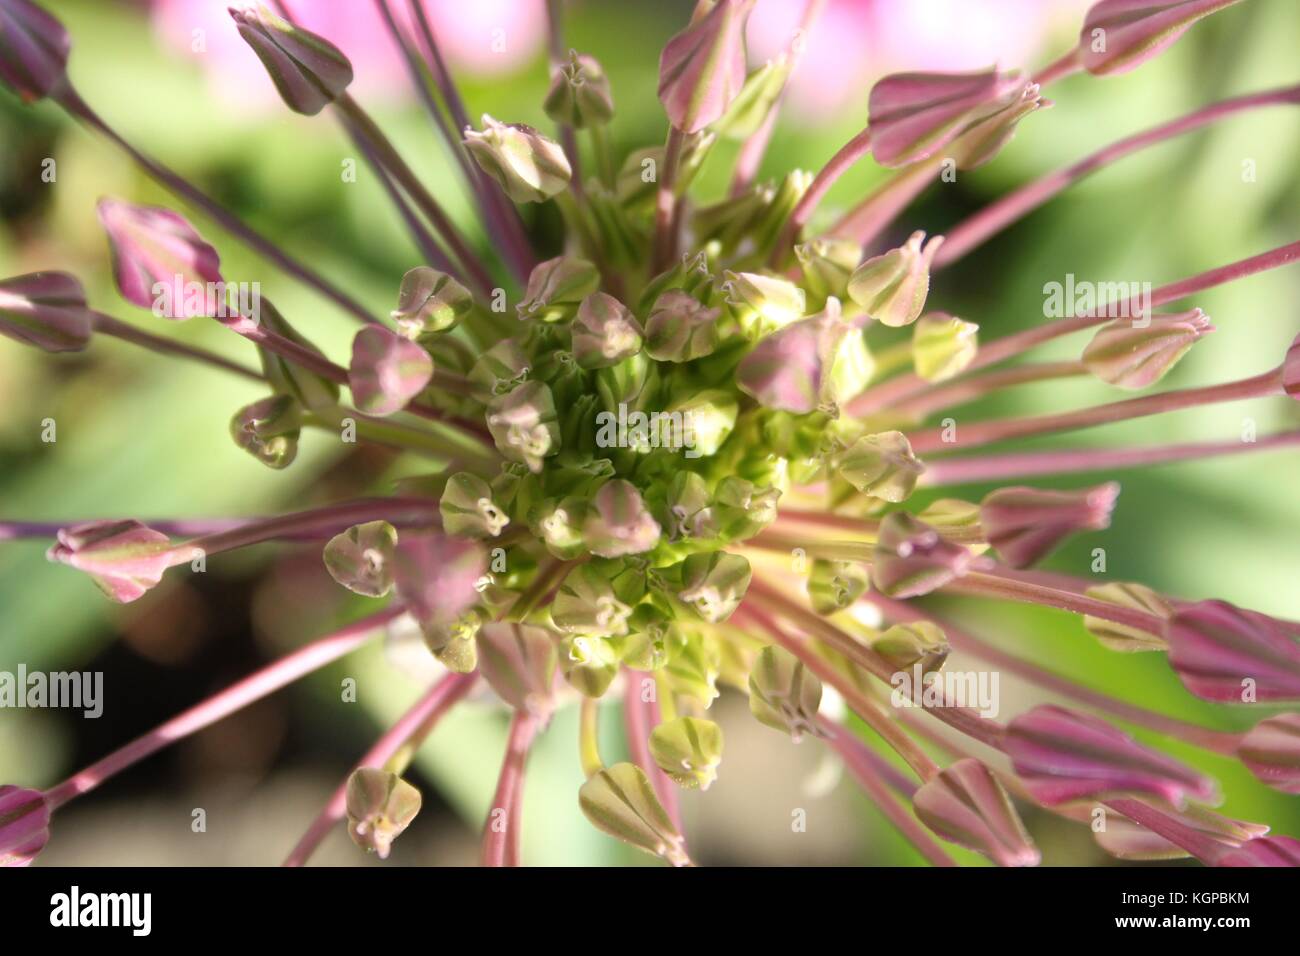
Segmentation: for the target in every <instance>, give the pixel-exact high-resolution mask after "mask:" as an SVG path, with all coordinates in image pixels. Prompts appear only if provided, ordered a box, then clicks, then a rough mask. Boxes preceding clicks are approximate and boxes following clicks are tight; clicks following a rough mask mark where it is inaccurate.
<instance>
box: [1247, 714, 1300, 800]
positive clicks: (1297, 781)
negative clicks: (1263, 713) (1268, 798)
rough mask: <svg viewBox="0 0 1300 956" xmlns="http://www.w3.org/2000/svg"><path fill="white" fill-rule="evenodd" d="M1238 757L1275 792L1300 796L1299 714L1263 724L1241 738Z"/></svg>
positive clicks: (1270, 719)
mask: <svg viewBox="0 0 1300 956" xmlns="http://www.w3.org/2000/svg"><path fill="white" fill-rule="evenodd" d="M1237 757H1238V759H1239V760H1241V762H1242V763H1243V764H1245V765H1246V769H1247V770H1249V771H1250V772H1251V773H1253V774H1254V775H1255V776H1256V777H1258V778H1259V779H1260V780H1261V781H1263V782H1264V783H1266V784H1268V785H1269V786H1270V787H1272V788H1273V789H1274V790H1281V791H1282V792H1283V793H1294V794H1300V714H1295V713H1291V714H1278V715H1277V716H1276V717H1270V718H1268V719H1267V720H1261V721H1260V722H1259V723H1258V724H1256V725H1255V726H1254V727H1252V728H1251V729H1250V732H1249V733H1247V734H1246V736H1245V737H1243V738H1242V741H1241V743H1240V744H1239V745H1238V746H1237Z"/></svg>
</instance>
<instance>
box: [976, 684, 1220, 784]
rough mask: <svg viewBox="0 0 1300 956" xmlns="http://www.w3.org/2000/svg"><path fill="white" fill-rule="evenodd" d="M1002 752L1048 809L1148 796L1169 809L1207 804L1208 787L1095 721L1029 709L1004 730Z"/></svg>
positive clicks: (1047, 708) (1194, 774)
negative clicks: (1075, 802) (1098, 799)
mask: <svg viewBox="0 0 1300 956" xmlns="http://www.w3.org/2000/svg"><path fill="white" fill-rule="evenodd" d="M1002 749H1003V750H1004V751H1005V752H1006V754H1007V756H1008V757H1010V758H1011V762H1012V764H1013V765H1014V766H1015V769H1016V774H1017V775H1018V776H1019V777H1020V779H1021V780H1022V781H1023V782H1024V784H1025V787H1026V788H1027V789H1028V790H1029V792H1030V794H1032V795H1033V797H1034V799H1035V800H1038V801H1039V802H1040V803H1045V804H1047V805H1048V806H1053V807H1054V806H1057V805H1058V804H1062V803H1069V802H1070V801H1071V800H1082V799H1085V798H1089V797H1098V796H1101V795H1103V794H1114V793H1132V792H1134V791H1138V792H1143V793H1149V794H1151V795H1153V796H1155V797H1158V798H1160V799H1161V800H1165V801H1167V802H1169V803H1171V804H1173V805H1174V806H1177V807H1181V806H1183V804H1184V802H1185V801H1186V799H1187V798H1188V797H1189V796H1190V797H1195V798H1196V799H1198V800H1205V801H1209V802H1213V801H1214V800H1215V799H1216V798H1217V789H1216V787H1215V784H1214V781H1213V780H1211V779H1210V778H1209V777H1206V776H1204V775H1202V774H1200V773H1197V772H1196V771H1195V770H1192V769H1191V768H1190V767H1185V766H1184V765H1182V764H1180V763H1179V762H1178V761H1176V760H1174V759H1173V758H1172V757H1166V756H1165V755H1164V754H1162V753H1158V752H1157V751H1154V750H1149V749H1148V748H1146V747H1143V746H1142V745H1141V744H1139V743H1138V742H1137V741H1135V740H1134V739H1133V738H1132V737H1130V736H1129V735H1128V734H1126V733H1123V732H1122V731H1119V730H1116V729H1115V728H1114V727H1112V726H1110V724H1107V723H1105V722H1104V721H1101V720H1098V719H1097V718H1096V717H1090V716H1086V715H1084V714H1076V713H1074V712H1073V711H1069V710H1066V709H1065V708H1063V707H1056V706H1053V705H1044V706H1040V707H1035V708H1034V709H1033V710H1031V711H1029V712H1028V713H1026V714H1022V715H1020V716H1019V717H1017V718H1015V719H1014V720H1012V721H1011V722H1010V723H1009V724H1007V728H1006V732H1005V734H1004V735H1003V738H1002Z"/></svg>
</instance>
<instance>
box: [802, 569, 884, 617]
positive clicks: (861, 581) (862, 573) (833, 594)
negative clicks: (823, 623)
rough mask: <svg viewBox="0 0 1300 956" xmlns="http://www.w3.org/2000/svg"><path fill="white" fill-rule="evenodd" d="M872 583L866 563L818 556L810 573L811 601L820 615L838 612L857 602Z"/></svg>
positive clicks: (809, 595)
mask: <svg viewBox="0 0 1300 956" xmlns="http://www.w3.org/2000/svg"><path fill="white" fill-rule="evenodd" d="M869 584H870V581H869V580H868V577H867V572H866V569H865V568H863V567H862V565H860V564H858V563H856V562H854V561H826V560H823V559H821V558H817V559H816V560H814V561H813V563H812V573H811V574H809V575H808V601H809V603H810V604H812V608H813V610H814V611H816V612H817V613H818V614H834V613H835V612H836V611H842V610H844V609H845V608H846V607H850V606H851V605H853V604H855V603H856V602H857V600H858V598H860V597H862V595H863V594H864V593H866V590H867V587H868V585H869Z"/></svg>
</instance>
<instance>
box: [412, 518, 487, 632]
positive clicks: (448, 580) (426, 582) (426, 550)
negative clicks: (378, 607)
mask: <svg viewBox="0 0 1300 956" xmlns="http://www.w3.org/2000/svg"><path fill="white" fill-rule="evenodd" d="M486 570H487V556H486V555H485V554H484V553H483V549H482V548H480V547H479V546H478V545H476V544H474V543H473V542H471V541H465V540H462V539H460V538H449V537H446V536H445V535H441V534H437V533H436V532H423V533H421V532H408V531H403V532H402V535H401V538H400V539H399V541H398V543H397V550H396V552H395V553H394V556H393V584H394V585H395V587H396V589H397V597H398V600H400V601H402V602H403V603H404V604H405V605H406V608H407V610H409V611H410V612H411V614H412V616H413V617H415V619H416V620H417V621H419V622H420V624H421V625H423V626H425V627H429V626H435V625H436V626H445V625H450V624H451V623H452V622H454V621H456V620H457V619H458V618H459V617H460V616H461V615H462V614H464V613H465V612H466V611H467V610H469V608H470V607H472V606H473V605H474V604H475V602H476V601H477V600H478V596H479V592H478V584H479V581H480V579H481V578H482V577H483V573H484V572H485V571H486Z"/></svg>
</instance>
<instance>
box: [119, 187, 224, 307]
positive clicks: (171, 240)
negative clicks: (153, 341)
mask: <svg viewBox="0 0 1300 956" xmlns="http://www.w3.org/2000/svg"><path fill="white" fill-rule="evenodd" d="M97 209H98V213H99V221H100V223H101V224H102V225H103V227H104V231H105V232H106V233H108V245H109V250H110V251H111V252H112V254H113V279H114V281H115V282H116V283H117V291H118V292H120V293H122V298H124V299H126V301H128V302H130V303H131V304H132V305H138V306H139V307H140V308H142V309H150V310H152V311H153V312H154V314H155V315H159V316H161V317H162V318H165V319H192V318H195V317H198V316H210V315H216V314H218V312H219V310H221V309H223V308H224V307H225V303H224V302H217V301H213V299H212V296H210V295H209V294H208V291H207V290H208V288H209V286H210V285H212V284H217V283H221V282H222V278H221V258H220V257H219V256H218V255H217V250H216V249H214V248H212V246H211V245H209V244H208V243H207V242H205V241H204V240H203V238H202V237H201V236H200V235H199V234H198V232H197V230H195V228H194V227H193V226H192V225H190V223H189V220H187V219H186V218H185V217H184V216H182V215H180V214H179V213H175V212H172V211H171V210H170V209H163V208H161V207H159V206H136V205H133V204H131V203H128V202H121V201H119V200H116V199H101V200H100V201H99V206H98V207H97ZM218 287H220V286H218ZM196 288H198V289H202V290H203V292H202V294H201V295H199V296H197V297H196V296H194V295H192V294H190V290H193V289H196Z"/></svg>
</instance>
